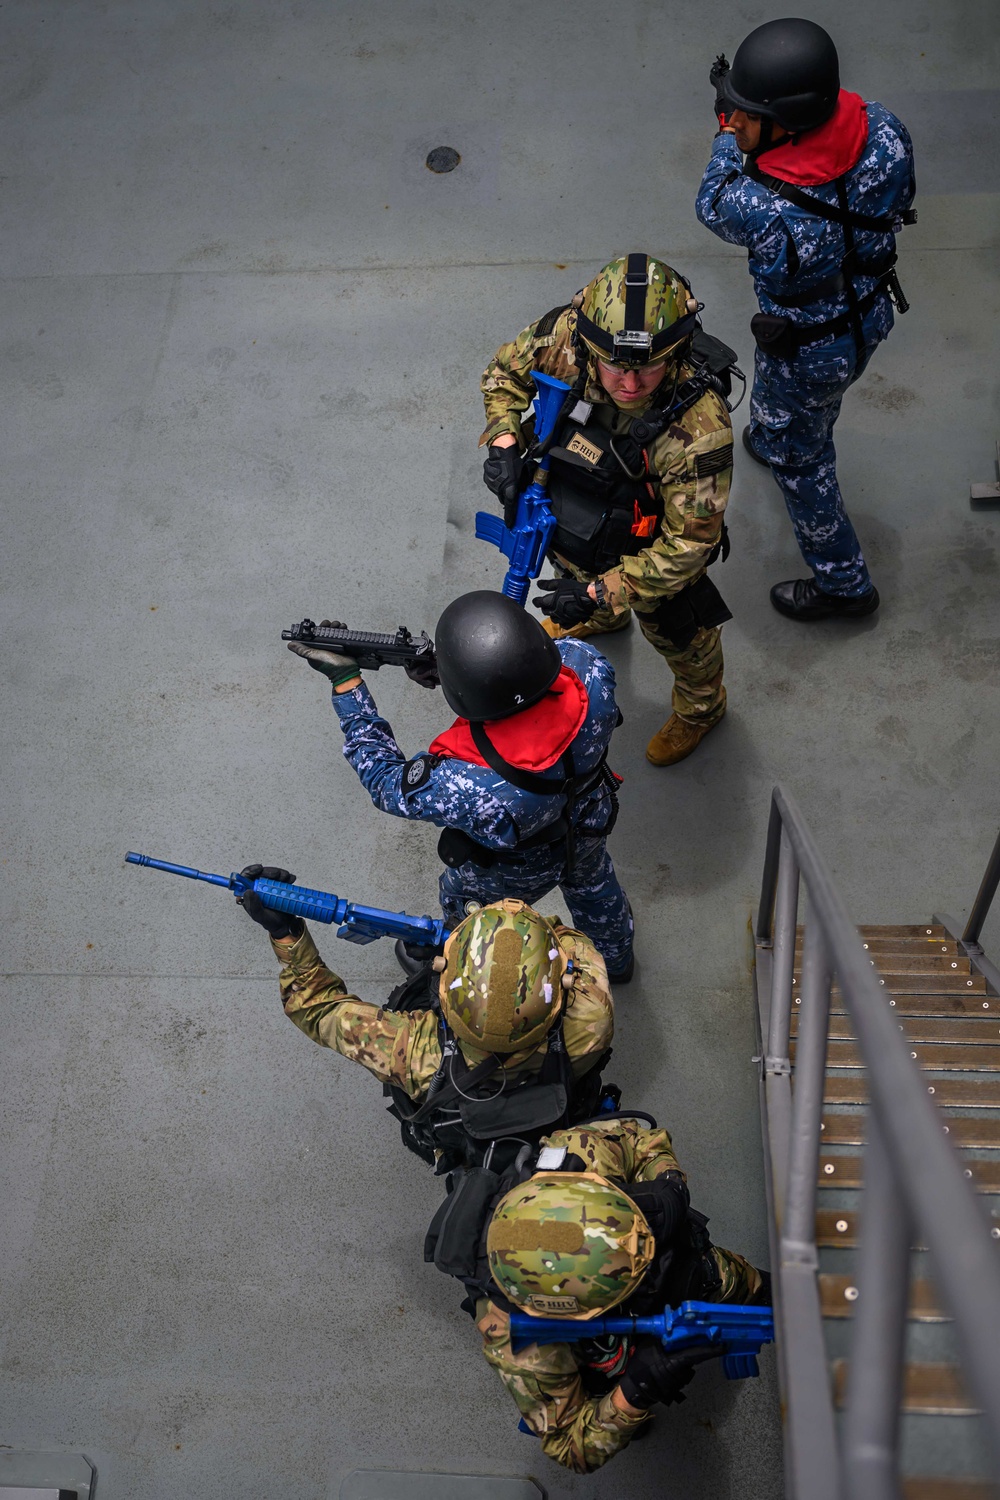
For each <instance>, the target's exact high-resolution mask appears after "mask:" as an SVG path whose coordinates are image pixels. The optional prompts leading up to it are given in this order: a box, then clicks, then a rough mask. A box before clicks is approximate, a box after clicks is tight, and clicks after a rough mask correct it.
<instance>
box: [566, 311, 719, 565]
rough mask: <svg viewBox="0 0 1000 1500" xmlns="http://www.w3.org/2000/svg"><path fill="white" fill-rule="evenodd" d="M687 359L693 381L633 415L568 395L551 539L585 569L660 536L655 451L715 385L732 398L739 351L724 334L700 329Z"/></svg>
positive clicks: (677, 386) (626, 554)
mask: <svg viewBox="0 0 1000 1500" xmlns="http://www.w3.org/2000/svg"><path fill="white" fill-rule="evenodd" d="M686 362H687V363H689V364H691V365H692V366H693V367H694V368H693V373H692V374H691V375H690V376H689V377H688V379H686V380H685V381H683V382H675V383H674V385H673V386H672V387H671V388H670V389H669V390H667V391H664V392H663V393H662V394H661V393H659V392H658V393H657V394H656V395H654V398H653V402H652V404H651V405H650V406H649V407H648V408H647V410H646V411H645V412H643V413H642V415H641V416H638V417H633V418H632V419H631V420H628V419H627V415H626V414H625V413H622V412H619V411H618V409H617V408H612V407H609V406H605V405H598V406H595V405H594V404H593V403H591V402H589V401H583V400H575V401H573V402H570V401H569V399H567V402H566V407H567V412H566V415H565V416H564V417H563V419H562V421H561V423H560V424H559V426H558V428H557V430H556V432H555V434H554V436H553V439H552V441H551V442H550V443H549V444H547V445H546V446H547V452H548V458H549V478H548V495H549V503H550V505H551V507H552V511H553V514H554V515H555V517H556V530H555V531H554V533H553V535H552V541H551V544H550V545H551V550H552V551H553V552H555V553H557V554H558V555H559V556H560V557H564V558H565V559H566V561H567V562H570V563H572V564H573V565H574V566H575V567H578V568H581V569H582V570H583V571H584V572H587V573H590V574H597V573H605V572H607V571H608V569H609V568H613V567H614V566H615V565H616V564H617V563H618V562H619V561H620V559H621V558H623V557H635V556H636V555H637V554H638V553H639V552H641V551H642V550H643V549H644V548H645V547H648V546H649V545H650V544H651V543H652V542H653V541H654V539H655V538H656V535H657V533H658V531H659V529H660V523H661V522H662V520H663V499H662V496H661V495H660V491H659V478H660V476H659V474H657V473H656V471H655V470H653V469H651V468H650V466H649V450H650V449H651V448H652V445H653V443H654V442H655V440H656V439H657V438H658V437H659V436H660V434H661V433H662V432H664V431H665V430H666V428H667V427H668V426H669V424H670V423H671V422H675V421H677V419H678V418H679V417H680V416H682V415H683V413H684V412H686V411H687V410H688V409H689V407H692V406H693V405H694V404H695V402H696V401H700V400H701V398H702V396H704V395H705V393H706V392H707V391H709V390H714V391H715V392H716V394H717V395H719V396H721V397H722V399H723V400H724V401H725V400H726V398H727V397H728V395H729V394H730V391H731V390H732V372H733V370H734V369H735V366H736V354H735V352H734V351H733V350H732V349H730V348H728V347H727V345H725V344H723V343H722V342H721V340H719V339H716V338H714V337H713V336H712V335H711V334H708V333H705V332H704V330H702V329H699V330H698V331H697V332H696V333H695V334H694V336H693V337H692V339H691V348H690V352H689V354H688V356H687V360H686ZM665 384H666V382H665ZM575 389H576V388H575V387H574V390H575ZM657 397H658V398H659V399H657ZM727 405H728V402H727ZM616 429H617V430H616ZM713 560H714V559H713Z"/></svg>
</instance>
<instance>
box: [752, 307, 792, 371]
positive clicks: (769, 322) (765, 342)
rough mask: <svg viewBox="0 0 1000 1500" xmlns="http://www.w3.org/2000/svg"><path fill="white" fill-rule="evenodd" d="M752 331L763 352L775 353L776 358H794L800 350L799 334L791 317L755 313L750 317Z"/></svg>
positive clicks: (758, 346)
mask: <svg viewBox="0 0 1000 1500" xmlns="http://www.w3.org/2000/svg"><path fill="white" fill-rule="evenodd" d="M750 332H751V333H752V334H753V336H754V341H755V343H756V345H757V348H758V349H759V350H760V351H761V353H762V354H773V355H774V356H775V358H776V359H794V358H795V356H796V355H797V354H798V352H799V336H798V331H797V330H796V327H795V324H794V323H793V322H792V320H791V318H780V317H778V315H777V314H776V313H762V312H759V313H754V315H753V317H752V318H751V319H750Z"/></svg>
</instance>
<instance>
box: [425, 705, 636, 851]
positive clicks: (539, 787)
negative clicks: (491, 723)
mask: <svg viewBox="0 0 1000 1500" xmlns="http://www.w3.org/2000/svg"><path fill="white" fill-rule="evenodd" d="M621 722H622V715H621V711H620V710H619V713H618V723H619V724H620V723H621ZM469 729H470V731H471V733H472V739H473V742H474V744H475V746H476V749H477V750H478V751H479V753H480V755H481V756H482V757H483V759H484V760H485V762H486V764H487V765H488V766H489V768H490V770H491V771H495V772H496V773H497V775H498V776H502V777H503V779H504V780H505V781H509V782H510V784H511V786H516V787H518V788H519V789H520V790H521V791H522V792H533V793H534V794H535V795H536V796H539V797H564V798H565V803H564V806H563V811H562V812H561V813H560V814H559V816H558V818H556V819H555V821H554V822H552V823H546V825H545V827H544V828H540V829H539V830H538V832H537V833H532V834H527V835H521V834H519V835H518V839H517V842H516V844H515V845H514V847H513V849H491V848H489V846H488V845H486V844H480V843H478V842H477V841H476V840H475V839H474V838H473V837H472V835H471V834H469V833H466V832H465V831H464V829H461V828H443V829H442V830H441V836H440V838H439V839H438V857H439V858H440V859H441V861H442V862H443V863H444V864H446V865H448V866H449V868H450V869H453V870H457V869H458V867H459V866H460V865H463V864H465V863H466V862H467V861H471V863H472V864H474V865H477V866H478V867H479V868H480V869H489V868H490V867H491V866H492V865H495V864H496V863H497V861H498V860H500V859H502V858H503V857H504V856H505V855H509V854H511V853H521V852H522V851H523V850H528V849H539V848H547V847H550V846H551V845H552V844H559V843H564V844H565V846H566V868H567V872H568V873H572V869H573V857H574V853H575V836H574V835H575V830H574V812H575V810H576V807H577V805H578V804H579V803H580V802H583V801H584V800H585V798H587V797H589V796H590V794H591V792H596V791H598V790H600V789H603V790H604V791H606V792H607V793H608V795H609V797H610V799H611V811H610V814H609V815H608V819H607V821H606V822H605V824H604V827H603V828H598V829H595V830H593V831H590V830H588V836H589V837H591V838H602V839H603V838H607V837H608V835H609V834H610V832H611V830H612V829H613V828H614V826H615V823H616V822H617V821H618V786H619V784H620V782H621V779H622V778H621V777H620V776H619V775H618V774H617V773H616V772H615V771H612V769H611V767H610V766H609V765H608V752H607V750H605V752H604V754H603V755H602V756H601V758H600V760H599V761H598V762H597V765H596V766H592V767H591V769H590V770H589V771H584V772H582V773H581V774H580V775H579V776H578V775H577V774H576V768H575V766H574V764H573V746H572V745H569V746H567V748H566V749H565V750H564V751H563V753H562V755H561V756H560V758H559V769H560V771H561V772H562V774H561V776H560V777H559V778H558V779H556V778H554V777H551V776H540V775H538V774H537V773H536V772H535V771H525V770H523V769H522V768H521V767H520V766H514V765H511V763H510V761H509V760H506V759H505V758H504V756H502V755H501V754H500V751H499V750H498V749H497V747H496V745H494V743H493V741H492V740H491V739H490V737H489V735H488V734H487V733H486V726H485V725H484V724H470V725H469Z"/></svg>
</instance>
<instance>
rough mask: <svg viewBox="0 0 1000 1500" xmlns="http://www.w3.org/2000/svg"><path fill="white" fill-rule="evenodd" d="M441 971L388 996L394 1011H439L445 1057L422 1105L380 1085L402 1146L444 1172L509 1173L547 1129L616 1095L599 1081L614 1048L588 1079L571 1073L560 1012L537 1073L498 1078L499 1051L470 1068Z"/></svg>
mask: <svg viewBox="0 0 1000 1500" xmlns="http://www.w3.org/2000/svg"><path fill="white" fill-rule="evenodd" d="M438 977H439V976H438V975H437V974H436V973H435V972H434V971H433V969H432V968H431V966H430V965H429V964H426V965H424V966H422V967H421V968H420V969H419V970H418V971H417V973H416V974H414V975H413V976H412V977H411V978H410V979H408V980H406V981H405V982H404V983H403V984H401V985H399V986H398V987H397V988H396V989H395V990H393V992H392V994H391V995H390V996H389V999H388V1001H387V1002H386V1009H388V1010H396V1011H409V1010H433V1011H434V1013H435V1015H436V1016H437V1020H438V1034H439V1037H440V1040H441V1062H440V1065H439V1067H438V1070H437V1072H436V1073H435V1075H434V1077H433V1079H432V1080H431V1083H430V1085H429V1087H428V1090H427V1094H426V1096H425V1097H424V1099H423V1101H422V1102H421V1103H420V1104H416V1103H414V1101H413V1100H412V1099H411V1098H410V1096H409V1095H408V1094H407V1093H406V1092H405V1091H404V1090H403V1089H401V1088H398V1087H397V1086H396V1085H394V1084H388V1083H387V1084H383V1086H382V1091H383V1094H384V1095H385V1096H386V1097H387V1098H389V1099H390V1100H391V1103H390V1105H389V1113H390V1114H392V1115H394V1116H395V1118H396V1119H397V1120H398V1121H399V1123H400V1133H401V1135H402V1138H403V1144H404V1145H405V1146H406V1147H407V1148H408V1149H409V1150H410V1151H413V1152H414V1153H415V1154H416V1155H417V1156H419V1157H420V1158H421V1159H422V1160H423V1161H426V1162H428V1163H429V1164H430V1165H431V1166H435V1167H436V1172H437V1175H438V1176H441V1175H443V1174H444V1173H446V1172H453V1171H456V1170H457V1171H462V1170H466V1169H470V1168H476V1167H479V1166H483V1165H485V1166H486V1167H492V1168H493V1169H494V1170H495V1171H497V1172H503V1171H505V1170H506V1169H507V1168H508V1167H509V1165H510V1164H511V1162H512V1161H513V1159H514V1158H515V1157H516V1155H517V1154H518V1152H519V1151H520V1150H521V1148H522V1147H524V1146H525V1145H526V1144H527V1145H529V1146H531V1145H536V1146H537V1143H538V1141H539V1140H540V1139H541V1137H542V1136H543V1135H548V1134H550V1133H551V1131H553V1130H559V1129H561V1128H562V1127H563V1126H565V1125H568V1124H571V1123H572V1122H573V1121H575V1120H578V1119H580V1118H582V1117H584V1116H589V1115H592V1114H593V1113H594V1112H595V1110H597V1109H598V1108H599V1107H600V1101H601V1097H602V1094H610V1095H612V1097H614V1098H617V1095H618V1091H617V1090H615V1089H614V1088H613V1086H610V1085H609V1086H608V1087H607V1088H606V1089H602V1085H601V1073H602V1071H603V1069H604V1068H605V1067H606V1066H607V1063H608V1060H609V1058H610V1057H611V1048H610V1047H609V1048H608V1049H607V1051H606V1052H605V1053H603V1055H602V1056H600V1057H599V1058H598V1059H597V1060H596V1062H595V1065H594V1067H593V1068H590V1069H588V1071H587V1072H586V1073H585V1074H584V1075H583V1076H582V1078H579V1079H575V1078H574V1077H573V1070H572V1064H571V1060H570V1057H569V1054H568V1053H567V1051H566V1045H565V1041H564V1039H563V1017H562V1015H559V1016H558V1017H557V1018H556V1021H555V1024H554V1025H553V1026H552V1027H551V1029H550V1030H549V1031H548V1033H547V1034H546V1042H547V1044H548V1045H547V1048H546V1052H545V1056H544V1057H543V1059H542V1064H541V1067H540V1068H539V1070H538V1072H537V1073H528V1074H522V1075H520V1076H518V1077H513V1078H508V1077H506V1076H505V1075H503V1076H501V1080H500V1082H499V1084H498V1081H497V1077H496V1075H497V1074H498V1073H499V1074H501V1075H502V1070H503V1062H504V1059H503V1058H502V1057H498V1056H496V1055H494V1054H491V1055H490V1056H489V1057H487V1058H486V1059H485V1060H484V1061H483V1062H480V1063H478V1064H477V1065H476V1066H475V1067H474V1068H470V1067H469V1065H468V1063H467V1062H466V1061H465V1059H464V1057H463V1056H462V1051H461V1048H460V1047H459V1045H458V1042H457V1039H456V1037H455V1035H454V1033H453V1032H452V1030H451V1028H450V1027H449V1026H448V1023H447V1022H446V1021H445V1019H444V1017H443V1016H442V1014H441V1007H440V1002H439V1000H438V994H437V988H438ZM491 1175H492V1173H491Z"/></svg>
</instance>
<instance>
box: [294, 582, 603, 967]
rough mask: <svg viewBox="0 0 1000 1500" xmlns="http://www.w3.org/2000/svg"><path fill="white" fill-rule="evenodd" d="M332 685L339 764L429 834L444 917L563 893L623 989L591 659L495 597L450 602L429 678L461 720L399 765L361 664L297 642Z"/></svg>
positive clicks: (599, 672)
mask: <svg viewBox="0 0 1000 1500" xmlns="http://www.w3.org/2000/svg"><path fill="white" fill-rule="evenodd" d="M288 649H289V650H290V651H294V652H295V653H296V654H297V655H299V656H302V657H305V659H306V660H307V661H308V662H309V665H310V666H311V667H315V668H316V670H317V671H319V672H322V673H323V675H324V676H326V677H327V678H328V679H329V680H330V681H331V682H332V684H333V707H334V710H335V712H336V714H337V717H338V718H339V720H340V724H341V728H342V729H343V731H344V742H345V743H344V754H345V756H346V757H347V759H348V760H349V761H350V763H351V765H352V766H353V767H354V769H355V771H356V772H357V773H358V776H359V777H360V779H361V783H362V785H363V786H364V787H365V789H366V790H367V791H368V792H369V793H370V795H371V799H372V801H373V802H374V804H375V806H376V807H378V808H381V809H382V811H383V812H388V813H394V814H395V815H396V817H399V818H413V819H419V820H422V821H425V822H431V823H435V824H437V826H438V827H439V828H441V829H442V830H443V832H442V834H441V838H440V841H439V843H438V853H439V854H440V855H441V858H442V859H443V860H444V862H445V864H446V866H447V868H446V869H445V871H444V873H443V874H442V876H441V882H440V893H441V906H442V908H443V911H444V915H445V918H446V920H447V921H449V922H451V924H452V925H453V926H455V925H457V924H458V923H459V922H460V921H461V920H462V918H463V917H464V916H465V915H466V914H467V912H468V910H469V903H470V902H472V903H478V904H485V903H486V902H490V901H500V900H503V899H504V898H505V897H514V898H516V899H518V900H520V901H525V902H527V903H528V905H535V904H537V902H538V901H539V900H541V898H542V896H543V895H545V893H546V892H547V891H550V890H552V888H553V887H554V886H559V887H560V888H561V890H562V893H563V895H564V896H565V898H566V903H567V905H568V907H569V910H570V913H571V914H572V917H573V921H574V923H575V925H576V926H577V927H578V928H579V929H580V930H581V931H583V932H585V933H586V934H587V936H588V937H589V938H590V939H591V940H592V942H593V943H594V945H595V946H596V947H597V949H598V950H599V952H600V953H601V955H602V957H603V958H604V960H605V963H606V964H607V968H608V977H609V979H611V980H612V981H613V982H617V983H618V984H622V983H624V982H626V981H627V980H628V979H630V978H631V976H632V968H633V959H632V914H631V911H630V909H629V904H628V900H627V898H626V896H625V892H624V891H623V890H622V888H621V886H620V885H619V883H618V877H617V876H616V874H615V869H614V865H613V864H612V862H611V857H610V855H609V854H608V852H607V848H606V844H605V841H606V838H607V835H608V834H609V833H610V831H611V828H612V827H613V825H614V821H615V817H616V815H617V810H618V801H617V797H616V783H617V778H616V777H615V776H614V774H613V772H611V770H610V769H609V768H608V765H607V752H608V744H609V741H610V739H611V735H612V733H613V731H614V729H615V728H616V726H617V725H618V724H619V723H620V722H621V715H620V713H619V711H618V706H617V704H616V702H615V673H614V668H613V667H612V665H611V663H610V662H609V661H608V660H607V659H606V658H605V657H604V656H602V655H601V653H600V652H599V651H597V650H596V649H595V648H594V647H593V646H590V645H588V644H587V643H585V642H584V641H577V640H572V639H567V640H562V641H558V642H556V641H552V640H550V639H549V637H548V636H547V635H546V634H545V632H544V631H543V629H542V627H541V625H540V624H539V623H538V621H537V620H536V619H535V618H534V617H533V616H532V615H529V614H527V613H526V612H525V611H524V610H523V609H521V608H519V606H518V605H516V604H514V603H513V601H512V600H510V599H507V598H505V597H504V596H503V595H502V594H496V593H492V592H490V591H488V590H485V589H483V590H479V591H477V592H474V593H470V594H464V595H462V596H461V597H460V598H458V599H456V600H454V601H453V602H452V603H451V604H450V605H449V606H448V608H447V609H446V610H445V612H444V614H443V615H442V616H441V619H440V620H439V621H438V627H437V631H436V633H435V654H436V676H435V677H434V678H433V679H432V680H428V679H427V676H426V672H424V673H423V674H419V673H414V674H412V675H414V676H415V677H416V680H418V681H421V682H422V683H423V685H424V686H428V687H433V686H435V685H436V681H437V680H440V685H441V688H442V690H443V692H444V696H445V698H446V699H447V701H448V703H449V704H450V706H451V707H452V708H453V709H454V710H455V712H456V713H457V714H459V715H460V717H459V718H458V719H457V720H456V721H455V723H454V724H453V725H452V726H451V728H450V729H448V730H446V731H445V732H444V733H443V734H440V735H438V737H437V739H435V740H434V742H433V744H432V745H431V746H430V749H429V750H425V751H423V752H422V754H420V755H417V756H414V757H413V758H412V759H410V760H407V758H406V756H405V755H404V753H403V751H402V750H401V749H400V748H399V746H398V744H397V743H396V739H395V736H394V735H393V732H392V729H391V728H390V726H389V725H388V724H387V723H386V721H385V719H383V718H382V717H381V715H380V714H379V711H378V709H377V708H376V706H375V702H374V699H373V698H372V695H371V693H370V692H369V690H368V688H367V686H366V685H365V684H364V682H363V681H362V679H361V675H360V673H359V671H358V667H357V663H356V662H354V661H352V660H351V659H350V658H349V657H344V656H338V655H335V654H334V653H332V652H329V651H323V650H319V649H317V648H316V647H310V646H306V645H303V644H301V643H300V642H293V643H291V644H290V645H289V648H288Z"/></svg>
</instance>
